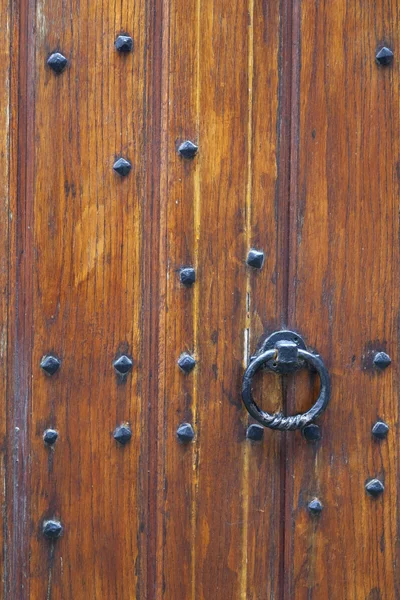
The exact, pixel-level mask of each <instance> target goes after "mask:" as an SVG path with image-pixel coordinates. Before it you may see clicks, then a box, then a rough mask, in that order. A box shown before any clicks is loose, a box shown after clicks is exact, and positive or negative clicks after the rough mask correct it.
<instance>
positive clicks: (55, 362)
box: [40, 354, 61, 376]
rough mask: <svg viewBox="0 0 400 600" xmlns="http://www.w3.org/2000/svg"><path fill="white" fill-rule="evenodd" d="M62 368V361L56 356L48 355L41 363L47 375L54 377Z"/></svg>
mask: <svg viewBox="0 0 400 600" xmlns="http://www.w3.org/2000/svg"><path fill="white" fill-rule="evenodd" d="M60 366H61V361H60V359H59V358H57V357H56V356H52V355H51V354H46V356H43V358H42V360H41V361H40V367H41V368H42V369H43V371H44V372H45V373H46V375H50V376H51V375H54V373H55V372H56V371H58V369H59V368H60Z"/></svg>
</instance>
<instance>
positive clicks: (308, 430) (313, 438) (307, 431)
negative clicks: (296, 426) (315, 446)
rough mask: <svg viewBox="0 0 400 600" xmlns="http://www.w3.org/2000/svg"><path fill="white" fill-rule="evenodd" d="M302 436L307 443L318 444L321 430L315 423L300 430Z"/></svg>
mask: <svg viewBox="0 0 400 600" xmlns="http://www.w3.org/2000/svg"><path fill="white" fill-rule="evenodd" d="M302 434H303V436H304V438H305V439H306V440H307V442H318V440H320V439H321V429H320V428H319V427H318V425H316V424H315V423H311V424H310V425H306V426H305V427H304V429H302Z"/></svg>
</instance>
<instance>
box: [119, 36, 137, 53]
mask: <svg viewBox="0 0 400 600" xmlns="http://www.w3.org/2000/svg"><path fill="white" fill-rule="evenodd" d="M115 48H116V50H118V52H132V50H133V39H132V38H131V36H130V35H119V36H118V37H117V39H116V40H115Z"/></svg>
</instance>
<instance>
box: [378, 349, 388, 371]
mask: <svg viewBox="0 0 400 600" xmlns="http://www.w3.org/2000/svg"><path fill="white" fill-rule="evenodd" d="M391 362H392V360H391V358H390V356H389V355H388V354H386V352H377V354H375V356H374V366H375V367H376V368H377V369H381V371H383V369H386V368H387V367H388V366H389V365H390V363H391Z"/></svg>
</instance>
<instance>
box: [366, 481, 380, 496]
mask: <svg viewBox="0 0 400 600" xmlns="http://www.w3.org/2000/svg"><path fill="white" fill-rule="evenodd" d="M365 489H366V491H367V492H368V494H370V495H371V496H374V498H376V497H377V496H380V494H382V492H383V491H384V490H385V486H384V485H383V483H382V481H379V479H371V481H368V483H366V484H365Z"/></svg>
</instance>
